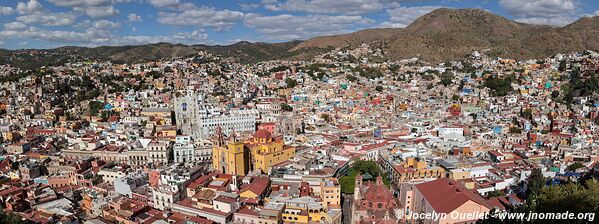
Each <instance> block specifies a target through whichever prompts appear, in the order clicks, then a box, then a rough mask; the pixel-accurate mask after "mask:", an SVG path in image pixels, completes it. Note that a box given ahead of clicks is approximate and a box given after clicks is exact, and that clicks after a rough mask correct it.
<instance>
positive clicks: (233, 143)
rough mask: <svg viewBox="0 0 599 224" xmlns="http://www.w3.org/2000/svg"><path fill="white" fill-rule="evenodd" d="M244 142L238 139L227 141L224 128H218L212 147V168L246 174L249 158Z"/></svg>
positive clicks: (232, 173) (233, 173) (223, 171)
mask: <svg viewBox="0 0 599 224" xmlns="http://www.w3.org/2000/svg"><path fill="white" fill-rule="evenodd" d="M245 152H246V150H245V147H244V145H243V142H240V141H237V140H236V139H231V140H229V142H228V143H225V140H224V138H223V134H222V130H221V128H220V126H219V127H217V128H216V139H215V143H214V146H213V147H212V169H214V170H217V171H220V172H221V173H226V174H231V175H246V174H247V173H248V171H249V159H248V156H247V153H245Z"/></svg>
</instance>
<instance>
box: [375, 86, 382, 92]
mask: <svg viewBox="0 0 599 224" xmlns="http://www.w3.org/2000/svg"><path fill="white" fill-rule="evenodd" d="M374 89H375V90H376V91H378V92H382V91H383V87H382V86H376V87H375V88H374Z"/></svg>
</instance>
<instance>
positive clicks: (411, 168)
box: [393, 157, 445, 183]
mask: <svg viewBox="0 0 599 224" xmlns="http://www.w3.org/2000/svg"><path fill="white" fill-rule="evenodd" d="M393 168H394V169H393V180H394V181H396V182H398V183H399V182H404V181H410V180H420V179H430V178H441V177H444V176H445V170H444V169H443V168H441V167H438V166H427V164H426V161H424V160H420V159H416V158H412V157H410V158H407V159H406V161H404V162H403V163H402V164H401V165H396V166H394V167H393Z"/></svg>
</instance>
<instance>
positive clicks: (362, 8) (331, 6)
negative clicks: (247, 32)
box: [262, 0, 383, 15]
mask: <svg viewBox="0 0 599 224" xmlns="http://www.w3.org/2000/svg"><path fill="white" fill-rule="evenodd" d="M262 4H264V7H265V8H266V9H269V10H273V11H290V12H307V13H317V14H346V15H357V14H365V13H371V12H376V11H379V10H381V9H382V8H383V4H381V3H380V2H379V1H377V0H344V1H339V0H285V1H283V2H278V1H272V0H267V1H262Z"/></svg>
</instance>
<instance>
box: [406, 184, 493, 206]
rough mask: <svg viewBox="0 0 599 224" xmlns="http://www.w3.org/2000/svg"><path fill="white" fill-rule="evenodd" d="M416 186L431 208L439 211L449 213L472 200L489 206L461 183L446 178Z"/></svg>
mask: <svg viewBox="0 0 599 224" xmlns="http://www.w3.org/2000/svg"><path fill="white" fill-rule="evenodd" d="M416 188H417V189H418V191H419V192H420V193H421V194H422V195H423V196H424V198H426V200H427V201H428V203H429V204H430V205H431V206H432V207H433V209H435V211H436V212H439V213H450V212H452V211H454V210H455V209H457V208H458V207H460V206H461V205H463V204H464V203H466V202H467V201H473V202H474V203H477V204H479V205H482V206H485V207H487V208H489V209H490V208H491V207H490V206H489V205H488V204H487V203H486V202H485V201H484V199H483V198H482V197H480V196H479V195H475V194H474V193H472V192H471V191H469V190H467V189H466V188H464V186H462V185H461V184H459V183H457V182H456V181H454V180H450V179H448V178H440V179H437V180H434V181H431V182H427V183H422V184H418V185H416Z"/></svg>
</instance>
